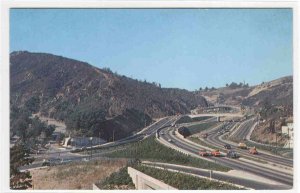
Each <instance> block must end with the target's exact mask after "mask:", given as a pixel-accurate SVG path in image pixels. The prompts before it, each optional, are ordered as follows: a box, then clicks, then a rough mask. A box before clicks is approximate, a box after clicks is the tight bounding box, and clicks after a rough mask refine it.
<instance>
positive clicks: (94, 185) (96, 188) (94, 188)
mask: <svg viewBox="0 0 300 193" xmlns="http://www.w3.org/2000/svg"><path fill="white" fill-rule="evenodd" d="M93 190H101V189H100V188H98V186H97V185H96V184H93Z"/></svg>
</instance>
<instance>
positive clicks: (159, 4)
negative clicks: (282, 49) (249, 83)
mask: <svg viewBox="0 0 300 193" xmlns="http://www.w3.org/2000/svg"><path fill="white" fill-rule="evenodd" d="M0 3H1V20H0V21H1V41H0V42H1V53H0V54H1V55H0V60H1V63H0V126H1V127H0V129H1V141H0V145H1V149H0V153H1V156H0V187H1V192H90V190H74V191H73V190H60V191H58V190H31V191H30V190H26V191H15V190H10V189H9V151H8V149H9V9H10V8H292V9H293V77H294V127H295V128H296V129H295V130H294V131H295V139H299V131H297V130H299V126H300V125H299V121H298V120H297V119H296V118H300V117H299V99H298V98H297V96H299V86H300V84H299V56H298V53H299V35H298V34H299V13H298V10H299V2H298V1H296V0H295V1H224V0H223V1H184V0H181V1H166V0H164V1H158V0H157V1H142V0H140V1H113V0H112V1H70V0H63V1H62V0H52V1H49V0H41V1H26V0H23V1H14V0H4V1H1V2H0ZM294 143H295V148H296V149H298V151H294V187H293V189H292V190H284V191H279V192H297V190H300V189H299V185H298V184H297V183H296V182H299V181H300V180H299V172H300V171H299V161H300V160H299V144H300V143H299V140H295V142H294ZM269 191H271V190H265V191H260V192H269ZM100 192H108V191H107V190H101V191H100ZM109 192H120V191H117V190H111V191H109ZM126 192H132V191H126ZM135 192H142V191H135ZM143 192H144V191H143ZM174 192H175V191H174ZM183 192H186V191H184V190H183ZM188 192H190V191H188ZM201 192H208V191H206V190H203V191H201ZM209 192H211V191H209ZM213 192H218V191H213ZM276 192H277V191H276Z"/></svg>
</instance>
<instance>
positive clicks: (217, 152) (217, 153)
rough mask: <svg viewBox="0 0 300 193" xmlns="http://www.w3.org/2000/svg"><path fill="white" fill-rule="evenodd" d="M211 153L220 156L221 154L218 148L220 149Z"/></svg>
mask: <svg viewBox="0 0 300 193" xmlns="http://www.w3.org/2000/svg"><path fill="white" fill-rule="evenodd" d="M211 155H212V156H214V157H220V156H221V153H220V150H218V149H216V150H213V151H212V152H211Z"/></svg>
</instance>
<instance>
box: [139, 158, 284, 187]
mask: <svg viewBox="0 0 300 193" xmlns="http://www.w3.org/2000/svg"><path fill="white" fill-rule="evenodd" d="M142 163H143V165H146V166H154V167H160V168H163V169H169V170H173V171H177V172H184V173H187V174H192V175H197V176H202V177H206V178H210V171H209V170H205V169H199V168H195V167H187V166H182V165H175V164H167V163H159V162H142ZM212 178H213V179H215V180H219V181H223V182H230V183H233V184H237V185H240V186H244V187H246V188H251V189H255V190H268V189H269V190H270V189H276V190H283V189H287V188H288V187H287V186H282V185H276V184H271V183H264V182H258V181H255V180H250V179H246V178H240V177H238V176H231V175H228V174H226V172H213V173H212Z"/></svg>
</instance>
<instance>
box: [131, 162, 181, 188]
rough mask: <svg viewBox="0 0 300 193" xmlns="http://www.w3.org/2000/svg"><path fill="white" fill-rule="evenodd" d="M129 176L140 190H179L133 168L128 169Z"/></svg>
mask: <svg viewBox="0 0 300 193" xmlns="http://www.w3.org/2000/svg"><path fill="white" fill-rule="evenodd" d="M128 174H129V176H130V177H131V178H132V181H133V183H134V185H135V188H136V189H138V190H177V189H176V188H174V187H172V186H169V185H168V184H165V183H163V182H161V181H159V180H157V179H155V178H153V177H151V176H148V175H146V174H144V173H142V172H140V171H138V170H136V169H134V168H132V167H128Z"/></svg>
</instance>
